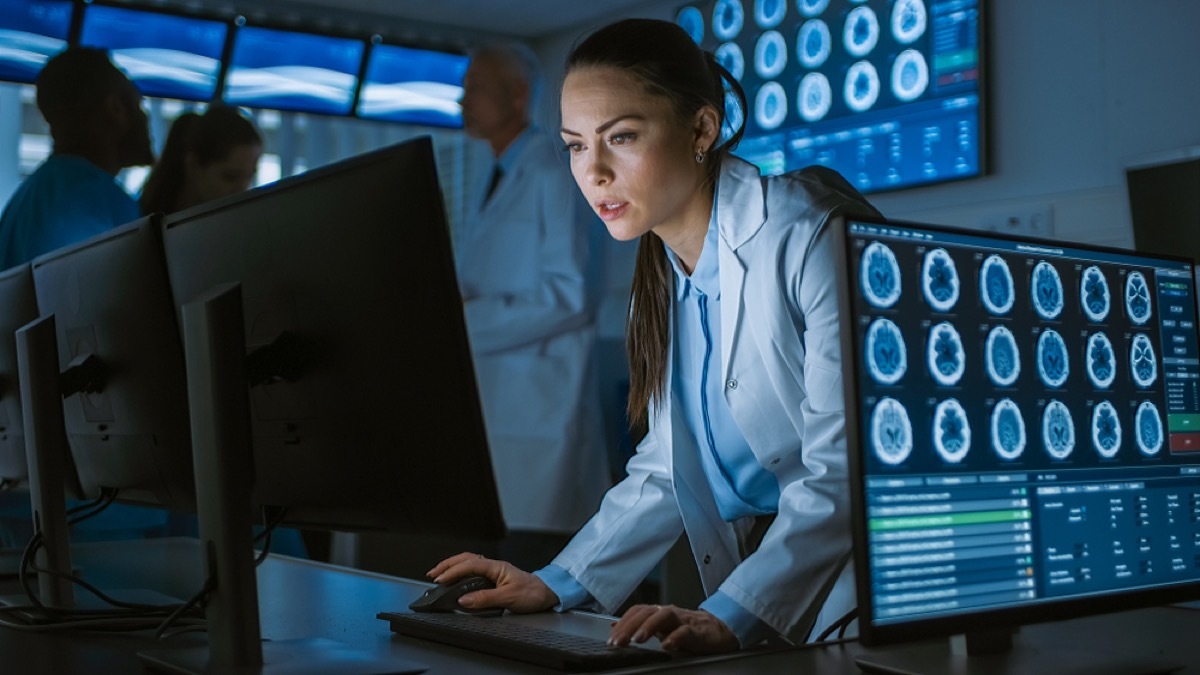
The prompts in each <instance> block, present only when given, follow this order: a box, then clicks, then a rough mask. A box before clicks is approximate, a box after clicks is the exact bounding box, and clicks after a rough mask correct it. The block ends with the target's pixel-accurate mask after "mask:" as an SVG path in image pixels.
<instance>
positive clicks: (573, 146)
mask: <svg viewBox="0 0 1200 675" xmlns="http://www.w3.org/2000/svg"><path fill="white" fill-rule="evenodd" d="M580 150H583V144H581V143H576V142H574V141H571V142H569V143H565V144H564V145H563V152H569V153H571V154H572V155H574V154H577V153H578V152H579V151H580Z"/></svg>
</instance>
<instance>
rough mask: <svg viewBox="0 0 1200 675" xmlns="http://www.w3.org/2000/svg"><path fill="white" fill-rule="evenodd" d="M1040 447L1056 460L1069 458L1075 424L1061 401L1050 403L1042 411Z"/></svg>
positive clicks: (1073, 446) (1073, 445)
mask: <svg viewBox="0 0 1200 675" xmlns="http://www.w3.org/2000/svg"><path fill="white" fill-rule="evenodd" d="M1042 445H1043V446H1045V448H1046V452H1047V453H1049V455H1050V456H1051V457H1053V458H1054V459H1057V460H1064V459H1066V458H1068V457H1070V456H1071V451H1072V450H1074V449H1075V422H1074V421H1073V420H1072V419H1071V411H1070V410H1068V409H1067V406H1065V405H1063V403H1062V401H1057V400H1054V401H1050V403H1049V404H1048V405H1047V406H1046V408H1045V409H1044V410H1042Z"/></svg>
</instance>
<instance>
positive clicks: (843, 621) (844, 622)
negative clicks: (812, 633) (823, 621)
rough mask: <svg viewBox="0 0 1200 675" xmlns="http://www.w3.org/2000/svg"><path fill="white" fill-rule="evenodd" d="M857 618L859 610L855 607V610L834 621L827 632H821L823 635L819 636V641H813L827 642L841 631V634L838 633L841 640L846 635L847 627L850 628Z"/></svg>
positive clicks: (817, 640)
mask: <svg viewBox="0 0 1200 675" xmlns="http://www.w3.org/2000/svg"><path fill="white" fill-rule="evenodd" d="M857 617H858V608H857V607H855V608H854V609H851V610H850V611H849V612H846V613H845V614H843V615H842V616H841V617H839V618H838V620H837V621H834V622H833V623H831V624H829V626H828V627H827V628H826V629H825V630H823V631H821V634H820V635H818V636H817V639H815V640H813V642H824V641H825V640H828V639H829V636H830V635H833V634H834V632H836V631H839V630H840V631H841V632H839V633H838V638H841V637H842V636H843V635H845V634H846V627H847V626H849V625H850V622H852V621H854V619H856V618H857Z"/></svg>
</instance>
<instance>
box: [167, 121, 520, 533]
mask: <svg viewBox="0 0 1200 675" xmlns="http://www.w3.org/2000/svg"><path fill="white" fill-rule="evenodd" d="M163 239H164V244H165V247H166V255H167V267H168V272H169V275H170V279H171V289H172V293H173V294H174V297H175V304H176V306H178V307H182V306H184V305H186V304H188V303H190V302H191V301H192V300H194V299H195V298H197V297H199V296H200V295H201V294H204V293H206V292H207V291H209V290H210V289H212V288H214V287H216V286H218V285H220V284H228V283H238V284H240V285H241V296H242V299H243V300H242V302H243V306H244V308H245V326H246V329H245V330H246V333H247V334H246V342H247V345H248V348H249V349H251V350H252V355H251V356H250V357H249V363H248V365H247V369H248V371H249V375H248V376H249V379H250V382H251V385H252V386H251V390H250V403H251V409H252V427H253V429H252V431H253V445H254V460H255V476H256V481H255V499H256V501H257V502H258V503H260V504H262V505H266V506H278V507H286V509H287V513H286V519H285V522H287V523H290V524H292V525H295V526H298V527H320V528H331V529H336V530H357V531H363V530H391V531H399V532H410V533H443V534H444V533H456V534H460V535H461V536H465V537H484V538H499V537H500V536H502V534H503V531H504V523H503V519H502V517H501V513H500V507H499V503H498V497H497V492H496V486H495V480H494V478H493V475H492V469H491V459H490V456H489V452H488V446H487V441H486V437H485V434H484V427H483V420H482V416H481V413H480V407H479V398H478V393H477V390H476V384H475V374H474V368H473V365H472V361H471V356H470V350H469V347H468V343H467V337H466V330H465V326H464V318H463V312H462V298H461V296H460V295H459V291H458V284H457V281H456V278H455V273H454V265H453V259H452V254H451V248H450V237H449V231H448V229H447V225H446V219H445V213H444V207H443V202H442V195H441V190H440V188H439V185H438V181H437V174H436V170H435V164H434V157H433V146H432V142H431V141H430V139H429V138H421V139H417V140H415V141H411V142H408V143H404V144H400V145H396V146H392V147H389V148H385V149H382V150H378V151H375V152H372V153H368V154H365V155H361V156H358V157H355V158H352V159H349V160H345V161H342V162H338V163H335V164H332V165H329V166H326V167H322V168H320V169H316V170H313V171H310V172H308V173H306V174H304V175H301V176H296V177H292V178H288V179H285V180H283V181H280V182H278V183H274V184H272V185H270V186H265V187H262V188H258V189H255V190H252V191H250V192H248V193H244V194H241V195H235V196H233V197H230V198H227V199H225V200H221V201H217V202H214V203H211V204H210V205H207V206H201V207H196V208H195V209H192V210H189V211H184V212H181V213H179V214H176V215H173V216H169V217H167V218H166V220H165V221H164V237H163Z"/></svg>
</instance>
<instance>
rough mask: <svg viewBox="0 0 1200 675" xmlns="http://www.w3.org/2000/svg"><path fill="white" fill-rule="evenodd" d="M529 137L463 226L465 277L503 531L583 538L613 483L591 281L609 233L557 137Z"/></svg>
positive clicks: (460, 261) (461, 271)
mask: <svg viewBox="0 0 1200 675" xmlns="http://www.w3.org/2000/svg"><path fill="white" fill-rule="evenodd" d="M525 133H526V134H528V135H529V136H530V137H529V138H528V142H527V143H525V145H524V146H523V147H519V148H517V153H518V154H517V155H516V156H514V157H513V162H512V164H511V168H510V169H509V170H508V171H507V172H506V173H505V175H504V177H503V179H502V180H501V181H500V183H499V184H498V185H497V186H496V190H495V192H494V194H493V195H492V197H491V199H490V200H488V201H487V202H486V203H485V204H483V205H482V207H481V209H480V210H479V212H478V214H477V216H476V217H474V218H473V219H469V221H468V222H467V223H466V224H465V226H464V228H465V230H466V231H465V232H464V234H463V236H462V237H461V238H460V240H459V246H458V250H457V252H456V257H457V267H458V279H459V285H460V287H461V289H462V293H463V300H464V301H465V311H466V319H467V331H468V334H469V338H470V342H471V349H472V352H473V354H474V359H475V374H476V377H477V379H478V382H479V393H480V398H481V400H482V404H483V412H484V421H485V423H486V425H487V432H488V433H487V435H488V443H489V445H490V446H491V452H492V460H493V469H494V471H495V473H496V484H497V488H498V489H499V492H500V504H501V507H502V509H503V512H504V519H505V522H506V523H507V524H508V527H509V528H510V529H513V530H535V531H544V532H574V531H575V530H576V529H578V528H579V526H580V525H582V524H583V523H584V522H585V521H586V520H587V518H588V516H590V515H591V514H592V513H594V512H595V510H596V507H597V505H598V504H599V503H600V499H601V497H602V496H603V495H604V491H605V490H606V489H607V488H608V487H609V486H611V484H612V481H611V478H610V476H611V474H610V471H609V468H608V461H607V455H606V452H605V447H604V440H603V436H604V432H603V427H602V426H601V421H600V403H599V399H598V396H599V391H598V390H597V388H596V384H595V380H594V376H595V373H594V365H595V364H594V362H593V359H594V358H595V353H594V347H595V339H596V337H595V326H594V319H595V305H596V299H597V298H598V297H599V292H600V289H594V288H589V287H588V281H589V280H588V277H587V275H588V271H589V252H588V239H589V236H590V235H591V234H592V233H591V232H590V230H589V228H599V227H601V225H600V223H599V221H598V220H596V219H595V217H594V215H593V214H592V212H591V209H590V208H589V207H588V205H587V203H586V202H584V201H583V198H582V195H581V194H580V192H579V188H578V187H577V186H576V185H575V181H574V180H573V179H572V177H571V174H570V171H569V169H568V168H567V166H566V164H565V162H564V161H563V159H562V157H561V156H560V155H561V153H559V152H558V151H557V149H556V148H555V146H554V145H553V143H552V142H551V141H550V138H549V137H548V136H546V135H545V134H544V133H542V132H541V131H540V130H537V129H527V130H526V132H525Z"/></svg>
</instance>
